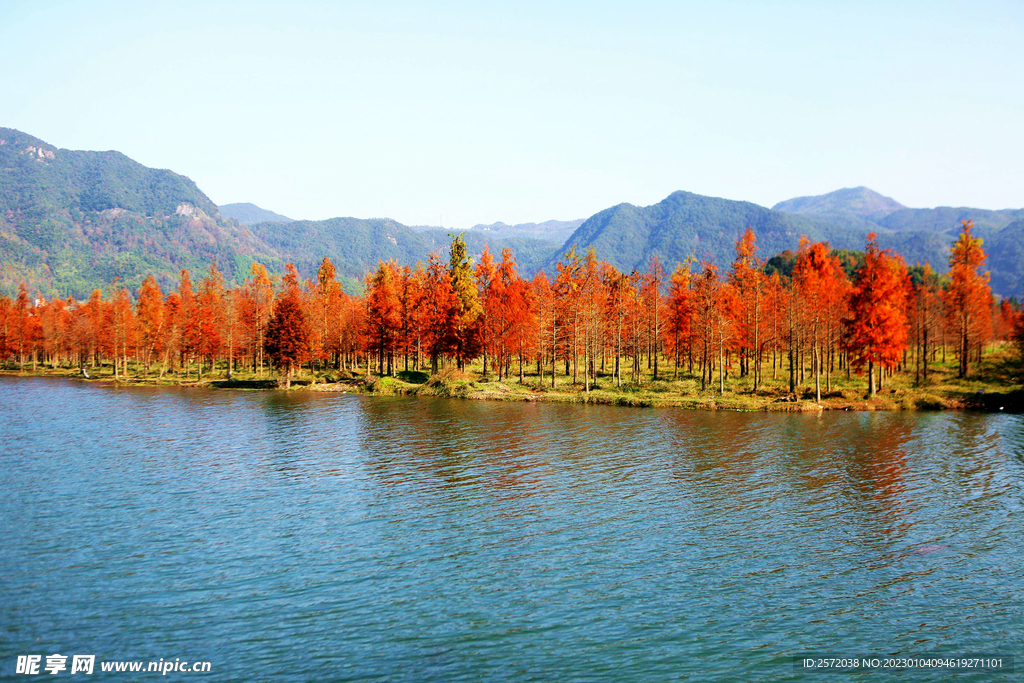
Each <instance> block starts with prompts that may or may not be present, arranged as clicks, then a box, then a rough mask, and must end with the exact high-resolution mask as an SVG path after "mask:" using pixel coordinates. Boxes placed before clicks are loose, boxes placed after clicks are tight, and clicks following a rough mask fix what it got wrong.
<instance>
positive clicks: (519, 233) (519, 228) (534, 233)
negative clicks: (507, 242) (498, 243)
mask: <svg viewBox="0 0 1024 683" xmlns="http://www.w3.org/2000/svg"><path fill="white" fill-rule="evenodd" d="M583 220H584V219H582V218H578V219H576V220H574V221H544V222H543V223H517V224H515V225H506V224H505V223H502V222H501V221H498V222H497V223H489V224H487V225H484V224H482V223H478V224H477V225H474V226H473V227H472V228H470V230H475V231H477V232H484V233H490V234H494V235H499V236H501V237H534V238H537V239H543V240H553V241H555V242H564V241H565V240H567V239H569V235H571V234H572V233H573V231H574V230H576V228H578V227H580V226H581V225H582V224H583Z"/></svg>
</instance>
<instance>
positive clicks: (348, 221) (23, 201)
mask: <svg viewBox="0 0 1024 683" xmlns="http://www.w3.org/2000/svg"><path fill="white" fill-rule="evenodd" d="M222 208H223V209H225V210H226V213H225V212H224V211H220V210H218V207H217V206H216V205H214V203H213V202H211V201H210V199H209V197H207V196H206V195H205V194H204V193H203V192H202V191H201V190H200V189H199V188H198V187H196V184H195V183H194V182H192V181H191V180H189V179H188V178H186V177H185V176H182V175H178V174H177V173H173V172H171V171H167V170H161V169H152V168H148V167H146V166H143V165H142V164H139V163H137V162H135V161H133V160H131V159H130V158H128V157H127V156H125V155H123V154H121V153H119V152H83V151H73V150H66V149H58V148H57V147H54V146H53V145H50V144H48V143H45V142H43V141H42V140H39V139H38V138H34V137H32V136H30V135H26V134H25V133H22V132H20V131H17V130H14V129H11V128H0V293H3V294H7V295H11V294H14V293H15V292H16V291H17V288H18V286H19V284H20V283H22V282H25V283H27V284H28V285H29V287H30V289H31V290H32V291H33V293H39V294H41V295H42V296H46V297H52V296H62V297H63V296H74V297H76V298H85V297H88V296H89V293H90V292H91V291H92V290H93V289H94V288H101V289H106V288H108V287H109V286H110V284H111V283H112V282H113V281H114V279H115V278H117V279H118V280H119V281H121V282H123V283H124V284H125V285H127V286H128V287H129V288H130V289H132V290H134V289H136V288H137V287H138V286H139V284H140V283H141V282H142V280H143V279H144V278H145V277H146V276H147V275H154V276H156V278H157V281H158V282H159V284H160V286H161V287H162V288H163V289H164V291H168V290H169V289H171V288H173V287H175V286H177V282H178V277H179V273H180V271H181V269H183V268H186V269H188V270H190V271H191V272H193V273H194V274H196V276H198V275H200V274H202V273H205V272H206V269H207V268H208V267H209V265H210V262H211V261H213V260H216V262H217V265H218V267H219V268H220V270H221V272H223V273H224V276H225V277H226V278H227V279H228V280H229V281H233V282H236V283H237V282H242V281H244V280H245V279H246V277H248V274H249V267H250V265H251V264H252V263H253V262H254V261H259V262H261V263H263V264H265V265H266V266H267V267H268V268H269V269H270V270H271V272H280V271H281V270H283V268H284V264H285V263H287V262H293V263H295V265H296V266H297V267H298V269H299V272H300V273H301V274H302V276H303V277H313V276H314V275H315V273H316V268H317V266H319V264H320V261H321V260H322V259H323V257H324V256H328V257H330V258H331V260H333V261H334V262H335V264H336V265H337V268H338V272H339V274H340V275H341V277H342V278H343V280H344V281H345V284H346V288H347V289H348V290H349V291H358V290H359V288H360V284H359V282H360V281H361V279H362V277H363V275H364V274H365V272H366V271H367V270H368V269H369V268H371V267H372V266H374V265H376V263H377V261H378V260H380V259H384V260H387V259H392V258H393V259H395V260H397V261H399V262H400V263H410V264H411V263H415V262H416V261H426V259H427V256H428V255H429V254H430V253H431V252H432V251H438V250H440V251H442V252H444V251H445V250H446V249H447V247H448V245H449V244H450V242H451V236H450V234H449V232H450V231H447V230H444V229H439V228H428V229H426V230H425V231H423V232H415V231H413V230H411V229H410V228H408V227H407V226H404V225H402V224H400V223H397V222H395V221H390V220H387V219H372V220H364V219H359V218H334V219H330V220H326V221H290V222H282V219H283V220H284V221H289V220H290V219H287V218H285V217H284V216H280V215H279V214H276V213H273V212H269V211H265V210H264V209H260V208H259V207H257V206H254V205H252V204H235V205H227V206H225V207H222ZM239 208H240V210H236V209H239ZM253 219H260V220H259V222H256V223H253V224H251V225H249V224H246V223H247V221H249V220H253ZM269 219H273V220H269ZM466 243H467V247H468V248H469V250H470V252H471V253H473V254H479V253H480V252H481V251H482V250H483V248H484V245H485V244H489V245H490V248H491V250H492V251H493V252H495V254H496V255H499V254H500V252H501V250H502V249H503V248H506V247H508V248H511V249H512V250H513V251H514V252H515V254H516V257H517V259H518V261H519V263H520V267H521V268H523V269H524V270H525V271H527V272H533V271H535V270H537V268H538V267H539V266H540V264H541V263H542V262H543V261H544V260H546V259H547V258H548V257H549V256H550V254H552V253H553V252H554V251H555V250H556V249H557V248H558V246H559V242H558V241H550V240H539V239H531V238H528V237H522V236H515V235H509V236H497V235H491V234H487V233H484V232H479V231H469V232H467V233H466Z"/></svg>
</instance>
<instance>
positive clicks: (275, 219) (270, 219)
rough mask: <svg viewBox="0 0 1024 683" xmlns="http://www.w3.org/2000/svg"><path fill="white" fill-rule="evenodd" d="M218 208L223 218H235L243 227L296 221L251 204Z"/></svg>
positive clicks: (240, 203) (243, 203)
mask: <svg viewBox="0 0 1024 683" xmlns="http://www.w3.org/2000/svg"><path fill="white" fill-rule="evenodd" d="M218 208H219V209H220V215H221V216H224V217H225V218H234V219H235V220H236V221H238V222H239V223H241V224H242V225H253V224H254V223H291V222H292V221H293V220H294V219H292V218H288V216H282V215H281V214H279V213H275V212H273V211H270V210H268V209H263V208H260V207H258V206H256V205H255V204H251V203H249V202H239V203H236V204H222V205H221V206H219V207H218Z"/></svg>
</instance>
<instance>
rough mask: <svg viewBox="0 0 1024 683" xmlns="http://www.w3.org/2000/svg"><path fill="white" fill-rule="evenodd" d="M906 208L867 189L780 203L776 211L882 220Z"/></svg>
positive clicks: (843, 191) (774, 208) (836, 192)
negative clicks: (883, 217)
mask: <svg viewBox="0 0 1024 683" xmlns="http://www.w3.org/2000/svg"><path fill="white" fill-rule="evenodd" d="M902 208H904V207H903V205H902V204H900V203H899V202H897V201H896V200H895V199H892V198H891V197H886V196H884V195H881V194H879V193H877V192H875V191H874V190H872V189H870V188H867V187H864V186H863V185H861V186H859V187H844V188H843V189H841V190H836V191H834V192H829V193H828V194H822V195H815V196H809V197H795V198H793V199H787V200H786V201H784V202H779V203H778V204H776V205H775V206H773V207H772V211H785V212H786V213H800V214H805V215H811V216H831V215H837V214H838V215H851V216H861V217H863V218H868V219H872V220H874V219H878V218H881V217H882V216H887V215H889V214H890V213H892V212H893V211H899V210H900V209H902Z"/></svg>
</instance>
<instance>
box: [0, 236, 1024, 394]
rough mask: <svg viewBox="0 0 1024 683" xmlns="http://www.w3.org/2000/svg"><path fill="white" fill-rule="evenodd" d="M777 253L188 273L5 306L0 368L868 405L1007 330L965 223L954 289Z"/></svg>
mask: <svg viewBox="0 0 1024 683" xmlns="http://www.w3.org/2000/svg"><path fill="white" fill-rule="evenodd" d="M790 256H791V258H789V259H788V261H789V262H791V263H792V268H791V269H790V270H789V272H784V271H780V270H779V269H769V268H766V267H765V262H764V260H763V259H761V258H759V257H758V255H757V241H756V237H755V235H754V233H753V231H752V230H749V229H748V230H747V232H746V233H745V234H744V235H743V236H742V237H741V239H740V240H739V241H738V242H737V245H736V258H735V261H734V262H733V264H732V266H731V268H730V269H729V271H728V272H727V273H725V274H721V273H720V272H719V270H718V268H716V266H715V265H713V264H711V263H707V262H697V261H696V260H695V259H692V258H691V259H688V260H687V261H686V262H684V263H681V264H678V265H677V266H676V267H675V269H674V270H673V271H672V272H671V273H666V272H665V270H664V269H663V267H662V264H661V263H660V262H659V260H658V258H657V257H654V258H652V259H651V261H650V263H649V264H648V266H647V268H646V270H645V271H644V272H642V273H641V272H636V271H634V272H631V273H622V272H619V271H618V270H617V269H616V268H615V267H613V266H612V265H610V264H609V263H608V262H606V261H599V260H598V259H597V257H596V255H595V253H594V252H593V250H591V251H588V252H586V253H579V252H577V251H576V250H575V249H573V250H570V251H569V252H568V253H566V254H565V255H564V257H563V258H562V259H561V261H560V262H559V263H558V264H557V266H556V270H555V273H554V275H553V277H550V278H549V277H548V276H547V275H546V274H545V273H543V272H540V273H537V274H536V275H535V276H534V277H533V278H532V279H529V280H527V279H525V278H524V277H522V275H521V274H520V273H519V271H518V268H517V265H516V262H515V258H514V257H513V255H512V253H511V252H510V251H509V250H507V249H506V250H504V251H503V252H502V253H501V255H500V258H495V256H494V255H492V254H491V253H490V252H489V250H487V249H486V248H485V249H484V251H483V254H482V255H481V258H480V260H479V262H478V263H474V262H473V261H472V260H471V259H470V258H469V256H468V254H467V251H466V245H465V243H464V241H463V240H462V238H461V237H456V238H455V239H454V240H453V242H452V245H451V250H450V256H449V258H448V259H447V261H446V260H443V259H442V257H441V256H440V255H439V254H436V253H435V254H433V255H431V256H430V258H429V260H428V262H427V263H426V264H423V263H419V264H416V265H415V266H413V267H410V266H408V265H404V266H399V265H398V264H397V263H395V262H393V261H392V262H387V263H383V262H382V263H380V264H378V266H377V267H376V268H375V269H374V270H373V271H372V272H371V273H369V274H368V275H367V277H366V280H365V294H364V295H363V296H361V297H353V296H349V295H347V294H346V293H345V292H344V291H343V290H342V288H341V286H340V285H339V283H338V280H337V277H336V272H335V268H334V266H333V264H332V263H331V261H330V260H329V259H326V258H325V259H324V260H323V263H322V264H321V266H320V268H319V270H318V272H317V274H316V278H315V279H313V280H309V281H306V282H302V281H301V280H300V278H299V275H298V273H297V272H296V271H295V268H294V267H292V266H291V265H289V266H287V267H286V270H285V273H284V276H283V277H282V278H281V279H280V281H279V282H277V283H275V282H274V280H273V279H272V278H271V276H270V274H269V273H268V272H267V270H266V269H265V268H264V267H263V266H262V265H260V264H254V265H253V266H252V269H251V273H250V278H249V279H248V280H247V281H246V282H245V284H243V285H241V286H239V287H228V286H226V285H225V282H224V278H223V277H222V276H221V274H220V272H219V270H218V269H217V266H216V264H215V263H214V264H212V265H211V266H210V268H209V271H208V272H207V274H206V275H205V277H203V278H202V279H201V280H200V281H199V282H198V283H193V282H192V280H191V277H190V274H189V273H188V272H187V271H182V273H181V281H180V283H179V285H178V287H177V289H176V290H174V291H172V292H169V293H167V294H166V295H165V294H164V293H163V292H162V291H161V290H160V288H159V287H158V286H157V283H156V281H155V280H154V279H153V278H147V279H146V280H145V281H144V282H143V284H142V286H141V288H140V290H139V291H138V293H137V295H136V296H135V298H134V300H133V299H132V297H131V295H130V293H129V292H128V291H127V289H126V288H124V287H123V286H121V285H120V284H119V283H117V282H115V283H114V285H113V286H112V288H111V291H110V292H109V295H108V297H107V298H104V297H103V295H102V293H101V292H100V291H99V290H97V291H95V292H93V294H92V296H91V297H90V298H89V300H88V301H84V302H78V301H74V300H71V299H68V300H61V299H54V300H52V301H44V300H41V299H40V300H34V301H33V300H30V298H29V295H28V292H27V290H26V289H25V288H24V287H23V288H22V289H21V291H20V293H19V295H18V297H17V299H16V300H14V301H12V300H10V299H7V298H0V360H4V361H6V362H10V361H11V360H13V361H15V362H17V363H18V364H19V366H21V367H24V366H25V365H26V364H28V363H31V364H32V367H33V368H35V367H36V366H37V365H38V364H39V363H47V364H50V365H52V366H54V367H56V366H58V365H71V364H77V365H78V366H79V367H81V368H82V370H83V372H86V373H87V372H88V369H89V368H92V367H95V366H97V365H98V364H100V363H102V362H104V361H106V362H109V363H110V364H111V365H112V366H113V372H114V374H115V376H118V377H128V376H129V374H130V373H131V372H133V371H134V373H135V374H136V375H146V376H148V375H151V374H153V373H159V374H160V375H161V376H162V375H164V374H166V373H178V374H183V375H184V376H185V377H190V376H191V374H192V373H193V372H194V373H195V376H196V377H197V378H201V377H202V376H203V374H204V373H207V374H208V373H210V372H214V371H216V370H217V369H221V370H223V372H224V373H225V374H226V376H227V377H228V378H230V377H231V376H232V374H233V373H235V372H237V371H239V369H240V368H248V369H251V371H252V372H253V373H255V374H257V375H262V374H264V373H265V372H266V371H267V367H268V365H269V366H273V367H274V368H275V369H276V370H277V372H278V373H279V376H280V378H281V381H282V382H283V383H284V384H285V385H286V386H287V385H290V383H291V380H292V377H293V374H294V372H295V369H296V368H297V367H299V366H303V365H309V366H310V368H312V369H320V370H324V371H326V370H329V369H336V370H349V371H352V372H365V373H366V374H367V375H369V374H370V373H371V372H373V371H376V373H378V374H380V375H393V374H395V373H396V372H398V371H399V368H401V370H404V371H410V370H413V371H420V370H425V369H426V368H427V366H428V364H429V370H430V372H431V373H436V372H438V370H439V369H440V368H441V367H443V366H444V365H445V364H454V365H456V366H457V367H459V368H464V367H465V366H466V365H467V364H469V363H475V362H481V363H482V371H483V374H484V376H485V377H487V376H489V375H491V374H493V375H495V376H496V378H497V379H498V380H504V379H506V378H509V377H510V376H513V375H517V376H518V380H519V381H520V382H524V381H525V377H526V375H527V373H530V374H535V376H536V378H537V380H538V381H540V382H550V383H551V386H555V385H556V381H557V377H558V375H559V374H561V375H562V376H563V377H566V378H569V377H571V381H572V383H573V384H574V385H580V386H581V387H582V389H583V390H584V391H588V392H589V391H590V390H591V388H592V386H593V385H594V384H595V382H596V381H597V379H598V377H600V376H604V377H606V378H609V379H610V381H612V382H614V383H615V384H617V385H620V386H621V384H622V383H623V382H624V381H626V382H633V383H639V382H642V381H645V378H646V377H650V378H652V379H653V380H658V379H664V378H667V376H668V375H669V374H671V377H672V378H678V377H679V376H680V373H684V374H688V375H690V376H693V377H694V378H696V377H697V375H698V374H699V376H700V384H701V389H702V390H706V389H707V388H708V387H709V386H714V387H715V388H717V390H718V391H719V392H724V391H725V380H726V378H727V376H729V374H730V373H733V374H734V375H738V376H739V377H746V378H749V381H750V388H751V389H752V390H753V391H755V392H756V391H758V390H759V389H760V388H761V387H762V386H763V384H764V382H765V381H766V380H765V376H766V374H767V373H770V375H771V378H772V379H773V380H778V379H780V376H781V378H782V379H783V380H785V381H788V385H789V391H790V393H795V392H796V391H797V388H798V387H799V386H804V385H809V383H810V382H812V381H813V387H814V392H815V396H816V398H817V399H818V400H820V399H821V394H822V391H825V392H828V391H830V390H831V387H832V382H833V376H834V374H835V373H837V372H845V373H846V374H847V375H849V373H850V372H851V371H855V372H858V373H862V372H865V371H866V372H867V375H868V389H869V392H870V393H872V394H874V393H875V391H876V390H877V389H878V388H880V387H881V386H882V385H883V383H884V382H885V381H886V378H888V377H891V376H892V375H893V373H895V372H899V371H905V372H910V371H913V372H914V376H915V380H916V381H918V382H926V381H928V375H929V369H930V367H932V366H933V365H934V364H935V363H936V362H938V361H939V356H940V354H941V360H943V361H944V360H945V357H946V354H947V351H950V352H953V353H955V354H956V357H957V359H958V362H959V374H960V376H967V375H968V374H969V372H970V370H971V365H972V363H975V362H977V361H980V359H981V355H982V353H983V349H984V347H985V345H986V343H987V342H988V341H990V340H992V339H1005V338H1008V337H1009V335H1011V334H1012V333H1013V330H1014V329H1017V330H1018V332H1019V331H1020V328H1021V315H1020V312H1019V311H1018V310H1016V309H1015V308H1014V307H1013V306H1011V305H1010V302H1008V301H1003V302H1001V303H1000V304H999V305H998V306H997V305H996V304H995V302H994V298H993V296H992V292H991V290H990V288H989V284H988V275H987V273H983V272H982V267H983V265H984V262H985V253H984V251H983V249H982V244H981V240H980V239H979V238H976V237H975V236H974V235H973V232H972V225H971V224H970V223H969V222H965V223H964V225H963V229H962V231H961V233H960V235H959V238H958V239H957V241H956V243H955V244H954V245H953V247H952V249H951V255H950V272H949V275H948V277H940V276H939V275H937V274H936V273H935V272H933V271H932V270H931V269H930V268H929V267H928V266H923V267H920V266H914V267H911V268H908V267H907V265H906V264H905V263H904V262H903V260H902V258H900V257H899V256H898V255H896V254H894V253H892V252H891V251H889V250H883V249H881V248H879V246H878V244H877V242H876V241H875V236H874V235H873V234H872V235H869V236H868V242H867V247H866V250H865V252H864V253H863V254H862V255H859V256H858V257H857V258H855V259H850V258H846V259H844V258H841V257H840V255H839V254H837V253H836V252H834V251H833V250H832V249H830V248H829V245H828V244H826V243H822V242H814V243H812V242H810V241H808V240H807V239H803V240H801V243H800V247H799V249H798V250H797V252H796V253H795V254H792V255H790ZM769 271H771V272H769ZM666 364H667V367H666Z"/></svg>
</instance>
